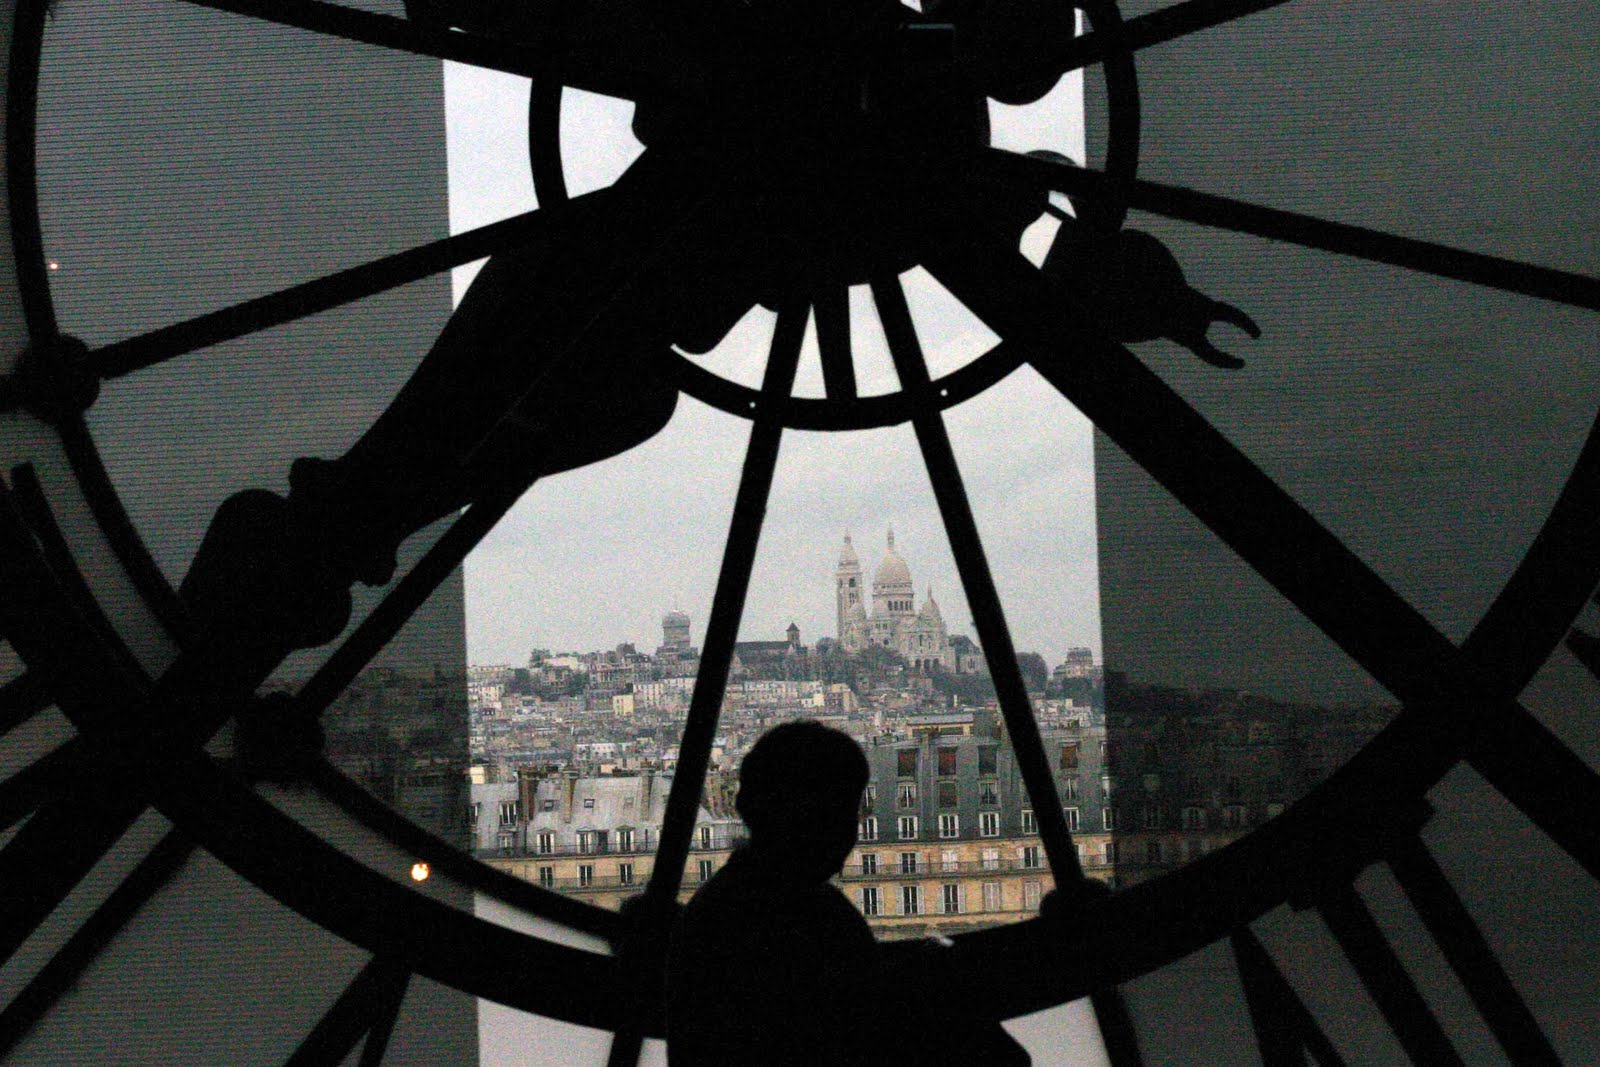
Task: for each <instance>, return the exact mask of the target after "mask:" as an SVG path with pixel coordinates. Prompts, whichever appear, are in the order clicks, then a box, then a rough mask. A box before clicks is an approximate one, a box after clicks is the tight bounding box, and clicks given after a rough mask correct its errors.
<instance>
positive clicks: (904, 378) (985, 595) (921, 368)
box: [872, 278, 1141, 1067]
mask: <svg viewBox="0 0 1600 1067" xmlns="http://www.w3.org/2000/svg"><path fill="white" fill-rule="evenodd" d="M872 298H873V302H874V303H875V304H876V305H877V308H878V317H879V319H880V321H881V322H882V323H883V332H884V337H885V338H886V339H887V341H888V343H889V354H890V357H891V358H892V359H893V361H894V366H895V371H896V372H897V373H898V374H899V376H900V384H901V387H902V388H905V389H925V388H927V386H928V381H929V376H928V367H927V362H926V360H925V358H924V356H923V352H922V345H921V342H920V341H919V340H918V338H917V331H916V327H915V325H914V324H913V323H912V321H911V312H910V309H909V308H908V307H907V306H906V297H905V291H904V289H902V288H901V285H900V280H899V279H898V278H875V279H873V281H872ZM912 426H913V428H914V429H915V432H916V435H917V444H918V446H919V447H920V448H921V450H922V457H923V462H924V463H925V464H926V466H927V469H928V478H929V481H930V482H931V483H932V485H933V492H934V497H935V499H936V500H937V502H938V505H939V514H940V516H941V517H942V518H943V520H944V526H945V535H946V536H947V537H948V538H949V540H950V547H951V550H952V552H953V553H954V555H955V558H956V572H957V574H958V575H959V576H960V578H961V585H962V588H963V589H964V590H965V592H966V595H967V603H968V605H969V606H970V607H971V609H972V619H973V625H974V626H975V627H976V628H977V631H978V641H979V643H980V644H981V645H982V646H983V652H984V658H985V659H986V660H987V661H988V664H989V675H990V678H991V679H993V682H994V688H995V695H996V697H997V698H998V700H999V702H1000V713H1001V715H1002V717H1003V718H1004V719H1005V724H1006V734H1007V736H1008V737H1009V738H1010V741H1011V751H1012V754H1013V757H1014V758H1015V759H1016V761H1017V767H1018V769H1019V770H1020V771H1021V773H1022V781H1023V785H1024V787H1025V788H1026V789H1027V791H1028V798H1029V800H1030V801H1031V802H1032V804H1033V811H1034V818H1035V819H1036V820H1037V822H1038V828H1039V838H1040V841H1041V842H1042V843H1043V845H1044V850H1045V855H1046V857H1048V859H1049V861H1050V870H1051V873H1052V874H1053V875H1054V877H1055V883H1056V890H1055V892H1056V895H1057V896H1056V899H1057V901H1059V902H1060V903H1059V905H1058V906H1059V907H1061V908H1062V909H1063V910H1066V909H1070V908H1071V906H1072V904H1073V903H1074V902H1075V901H1077V900H1080V899H1082V898H1083V897H1084V896H1085V895H1086V894H1085V890H1086V889H1087V888H1088V887H1087V886H1086V884H1085V883H1086V879H1085V876H1084V873H1083V867H1082V865H1081V864H1080V863H1079V862H1078V852H1077V849H1076V848H1075V847H1074V845H1073V843H1072V831H1071V830H1070V829H1069V828H1068V827H1067V818H1066V812H1065V810H1064V809H1063V808H1062V806H1061V798H1060V796H1059V795H1058V793H1057V791H1056V783H1055V777H1054V776H1053V775H1052V774H1051V772H1050V761H1049V759H1048V757H1047V756H1046V755H1045V751H1044V742H1043V740H1042V739H1041V738H1040V736H1039V724H1038V721H1037V719H1036V718H1035V717H1034V711H1033V704H1032V702H1031V701H1030V700H1029V699H1028V691H1027V687H1026V686H1025V685H1024V683H1023V680H1022V669H1021V666H1020V665H1019V664H1018V662H1017V653H1016V649H1015V647H1014V646H1013V645H1012V642H1011V630H1010V628H1009V627H1008V626H1007V625H1006V620H1005V613H1004V610H1003V609H1002V607H1001V604H1000V594H999V591H998V590H997V589H996V588H995V584H994V576H993V575H992V574H991V573H990V571H989V562H988V558H987V556H986V555H985V553H984V550H983V542H982V539H981V538H980V537H979V535H978V525H977V522H976V520H975V519H974V518H973V515H972V506H971V504H970V502H969V501H968V500H967V493H966V489H965V487H964V486H963V484H962V478H961V469H960V467H959V466H958V464H957V463H956V457H955V451H954V449H952V448H951V446H950V436H949V433H948V432H947V431H946V429H945V424H944V416H943V415H942V414H941V413H940V412H938V411H927V410H925V411H923V412H922V413H920V414H918V415H917V416H916V417H915V418H914V419H913V420H912ZM1091 998H1092V1002H1093V1004H1094V1008H1095V1016H1096V1018H1097V1020H1098V1022H1099V1024H1100V1032H1101V1037H1102V1038H1103V1040H1104V1041H1105V1044H1106V1051H1107V1054H1108V1055H1109V1056H1110V1059H1111V1062H1112V1064H1113V1065H1115V1067H1132V1065H1135V1064H1138V1063H1140V1062H1141V1057H1140V1054H1139V1045H1138V1039H1137V1035H1136V1033H1135V1031H1134V1027H1133V1021H1132V1019H1131V1018H1130V1017H1129V1015H1128V1009H1127V1005H1126V1003H1125V1002H1124V1001H1123V999H1122V997H1121V995H1120V994H1119V993H1118V992H1117V991H1116V990H1115V989H1102V990H1097V991H1096V992H1094V993H1093V994H1091Z"/></svg>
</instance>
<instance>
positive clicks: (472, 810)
mask: <svg viewBox="0 0 1600 1067" xmlns="http://www.w3.org/2000/svg"><path fill="white" fill-rule="evenodd" d="M481 814H483V802H482V801H481V800H475V801H473V802H472V803H471V804H469V805H467V826H468V827H469V828H471V829H473V830H476V829H477V828H478V816H479V815H481Z"/></svg>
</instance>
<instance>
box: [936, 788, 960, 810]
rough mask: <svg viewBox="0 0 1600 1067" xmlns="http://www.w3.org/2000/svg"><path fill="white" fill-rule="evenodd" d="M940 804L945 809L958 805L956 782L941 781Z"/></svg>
mask: <svg viewBox="0 0 1600 1067" xmlns="http://www.w3.org/2000/svg"><path fill="white" fill-rule="evenodd" d="M939 806H940V807H941V808H945V809H949V808H953V807H955V806H956V784H955V783H954V782H940V783H939Z"/></svg>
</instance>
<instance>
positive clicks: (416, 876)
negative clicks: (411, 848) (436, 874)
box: [411, 860, 433, 882]
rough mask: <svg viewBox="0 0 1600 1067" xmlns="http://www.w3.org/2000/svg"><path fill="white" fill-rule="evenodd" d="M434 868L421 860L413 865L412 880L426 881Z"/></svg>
mask: <svg viewBox="0 0 1600 1067" xmlns="http://www.w3.org/2000/svg"><path fill="white" fill-rule="evenodd" d="M432 873H433V869H432V868H431V867H429V866H428V865H427V864H426V863H423V862H421V861H420V860H419V861H417V862H416V863H413V864H412V865H411V880H412V881H413V882H426V881H427V880H428V875H430V874H432Z"/></svg>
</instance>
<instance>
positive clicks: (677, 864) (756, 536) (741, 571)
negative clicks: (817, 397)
mask: <svg viewBox="0 0 1600 1067" xmlns="http://www.w3.org/2000/svg"><path fill="white" fill-rule="evenodd" d="M805 327H806V315H805V310H804V306H803V305H796V306H791V307H786V308H784V309H782V310H781V311H780V312H779V313H778V325H777V328H776V329H775V330H774V332H773V337H772V350H771V355H770V356H769V357H768V360H767V369H766V374H765V377H764V380H763V382H762V386H761V395H762V398H763V399H764V400H770V401H773V403H772V404H771V408H772V409H773V411H766V410H764V409H763V408H761V407H757V409H756V415H755V419H754V423H753V425H752V426H751V427H750V444H749V447H748V450H747V451H746V453H745V460H744V468H743V470H742V472H741V473H740V476H739V489H738V493H737V495H736V496H735V497H734V503H733V517H732V518H731V520H730V521H729V524H728V539H727V542H726V545H727V547H726V548H725V549H724V550H723V555H722V566H721V569H720V571H719V572H718V574H717V587H716V592H715V593H713V594H712V599H711V617H710V619H709V620H708V621H707V623H706V636H705V646H704V648H703V650H702V651H701V654H700V671H699V674H698V676H697V677H696V679H695V686H694V696H693V697H692V698H691V700H690V704H689V715H688V718H687V720H686V721H685V723H684V727H683V736H682V738H681V739H680V740H679V744H678V767H677V771H676V772H675V773H674V775H673V778H672V788H671V790H669V791H668V793H667V804H666V809H665V811H664V813H663V815H662V821H661V840H660V845H659V846H658V847H657V850H656V864H655V868H654V870H653V871H652V873H651V875H650V885H649V892H650V893H651V894H652V895H653V896H655V897H657V898H658V899H665V900H671V899H672V898H674V897H675V896H677V892H678V886H679V883H680V882H681V880H682V877H683V865H684V862H685V861H686V860H687V859H688V856H689V844H690V839H691V838H692V837H693V835H694V820H695V812H696V811H697V810H698V808H699V806H700V795H701V792H702V790H703V789H704V787H705V773H706V766H707V764H708V763H709V761H710V758H711V742H712V740H713V738H714V737H715V735H716V729H717V717H718V715H719V713H720V712H721V710H722V698H723V694H724V691H725V690H726V688H727V680H728V668H729V666H730V664H731V663H732V660H733V646H734V643H735V642H736V641H737V640H738V639H739V623H740V621H741V620H742V618H743V617H744V602H745V596H746V594H747V593H748V592H749V589H750V572H751V570H752V569H753V568H754V566H755V559H756V548H757V546H758V544H759V542H760V540H761V527H762V524H763V521H764V520H765V518H766V513H767V497H768V495H769V494H770V493H771V490H772V476H773V471H774V470H775V469H776V467H777V463H778V448H779V443H780V441H781V439H782V436H783V427H782V424H781V422H780V421H779V419H778V418H777V417H776V414H775V413H774V412H775V409H776V408H777V407H778V403H777V402H778V401H781V400H782V399H784V398H785V397H787V396H788V395H789V391H790V389H791V388H793V386H794V376H795V370H796V368H797V367H798V366H799V363H800V345H801V342H802V341H803V340H804V338H805Z"/></svg>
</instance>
